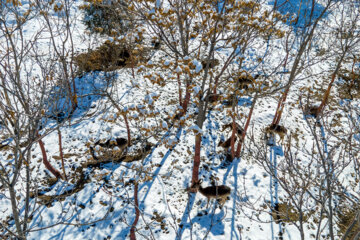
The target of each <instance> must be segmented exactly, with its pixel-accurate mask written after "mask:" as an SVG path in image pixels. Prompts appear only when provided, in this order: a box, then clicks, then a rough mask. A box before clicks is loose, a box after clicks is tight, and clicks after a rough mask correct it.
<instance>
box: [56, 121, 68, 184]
mask: <svg viewBox="0 0 360 240" xmlns="http://www.w3.org/2000/svg"><path fill="white" fill-rule="evenodd" d="M58 136H59V152H60V158H61V167H62V170H63V174H64V178H65V180H66V181H67V180H68V179H67V176H66V172H65V163H64V154H63V147H62V136H61V131H60V128H59V127H58Z"/></svg>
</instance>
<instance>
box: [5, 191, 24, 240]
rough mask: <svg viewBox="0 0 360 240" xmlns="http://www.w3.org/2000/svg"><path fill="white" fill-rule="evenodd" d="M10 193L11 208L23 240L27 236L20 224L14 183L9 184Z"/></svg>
mask: <svg viewBox="0 0 360 240" xmlns="http://www.w3.org/2000/svg"><path fill="white" fill-rule="evenodd" d="M9 193H10V201H11V208H12V212H13V217H14V221H15V226H16V232H17V234H18V238H20V239H21V240H25V236H24V233H23V231H22V230H21V225H20V218H19V211H18V209H17V206H18V204H17V202H16V193H15V189H14V186H13V185H12V184H11V185H9Z"/></svg>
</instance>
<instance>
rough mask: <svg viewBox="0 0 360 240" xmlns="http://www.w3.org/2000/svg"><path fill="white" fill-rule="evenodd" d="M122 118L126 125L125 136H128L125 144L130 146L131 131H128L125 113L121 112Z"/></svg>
mask: <svg viewBox="0 0 360 240" xmlns="http://www.w3.org/2000/svg"><path fill="white" fill-rule="evenodd" d="M123 118H124V122H125V126H126V132H127V138H128V140H127V141H128V142H127V146H128V147H130V146H131V132H130V126H129V122H128V119H127V116H126V113H123Z"/></svg>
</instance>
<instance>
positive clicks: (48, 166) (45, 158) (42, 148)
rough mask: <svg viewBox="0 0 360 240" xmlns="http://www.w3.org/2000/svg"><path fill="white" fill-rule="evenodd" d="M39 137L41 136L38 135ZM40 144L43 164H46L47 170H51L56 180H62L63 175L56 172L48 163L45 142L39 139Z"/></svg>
mask: <svg viewBox="0 0 360 240" xmlns="http://www.w3.org/2000/svg"><path fill="white" fill-rule="evenodd" d="M38 137H40V135H39V134H38ZM38 142H39V145H40V149H41V153H42V156H43V163H44V165H45V167H46V169H47V170H49V171H50V172H51V173H52V174H53V175H54V176H55V177H56V178H62V176H61V173H60V172H59V171H58V170H56V169H55V168H54V167H53V166H52V165H51V164H50V162H49V161H48V159H47V154H46V150H45V146H44V143H43V141H42V140H41V139H39V140H38Z"/></svg>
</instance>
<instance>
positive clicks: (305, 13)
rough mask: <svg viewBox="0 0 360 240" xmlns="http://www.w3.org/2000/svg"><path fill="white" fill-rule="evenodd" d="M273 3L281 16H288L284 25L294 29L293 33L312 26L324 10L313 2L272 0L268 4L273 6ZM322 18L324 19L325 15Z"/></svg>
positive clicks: (311, 0)
mask: <svg viewBox="0 0 360 240" xmlns="http://www.w3.org/2000/svg"><path fill="white" fill-rule="evenodd" d="M275 2H276V9H277V10H278V11H279V12H280V13H281V14H282V15H284V16H285V15H286V14H290V16H289V17H288V18H287V21H286V24H287V25H289V26H292V27H294V30H295V32H297V31H298V30H301V29H303V28H306V27H307V26H308V25H310V24H312V23H313V22H314V21H315V20H316V19H317V18H319V16H320V14H321V12H322V11H323V10H324V9H325V7H324V6H323V5H321V4H319V3H317V2H313V0H301V1H299V0H272V1H270V2H269V4H270V5H274V4H275ZM313 3H314V6H313V5H312V4H313ZM292 16H294V17H292ZM323 17H326V13H325V15H324V16H323Z"/></svg>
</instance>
